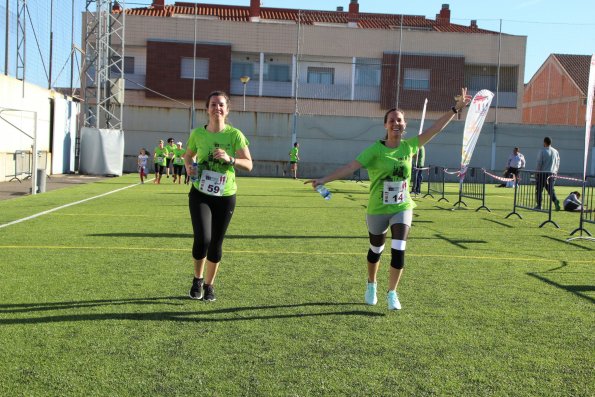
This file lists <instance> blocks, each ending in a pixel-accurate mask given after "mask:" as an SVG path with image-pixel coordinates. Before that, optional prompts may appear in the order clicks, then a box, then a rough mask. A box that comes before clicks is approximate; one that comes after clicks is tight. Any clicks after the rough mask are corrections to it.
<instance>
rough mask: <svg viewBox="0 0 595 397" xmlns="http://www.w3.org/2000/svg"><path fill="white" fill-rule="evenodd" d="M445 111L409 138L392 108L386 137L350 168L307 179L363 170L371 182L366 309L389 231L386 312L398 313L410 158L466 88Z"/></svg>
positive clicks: (409, 211) (462, 102)
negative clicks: (389, 254) (432, 122)
mask: <svg viewBox="0 0 595 397" xmlns="http://www.w3.org/2000/svg"><path fill="white" fill-rule="evenodd" d="M456 98H457V101H456V103H455V106H453V107H452V108H451V109H450V110H448V112H446V113H445V114H444V115H442V116H441V117H440V118H439V119H438V120H436V121H435V122H434V124H433V125H432V126H431V127H429V128H427V129H426V130H425V131H424V132H422V133H421V134H419V135H416V136H414V137H412V138H410V139H403V136H404V135H405V128H406V127H407V123H406V122H405V114H404V112H403V111H402V110H398V109H391V110H389V111H388V112H386V114H385V116H384V128H385V130H386V136H385V138H384V139H383V140H378V141H376V143H374V144H373V145H372V146H369V147H368V148H367V149H364V151H363V152H361V153H360V154H359V156H357V158H356V159H355V160H353V161H352V162H351V163H349V164H347V165H344V166H343V167H341V168H339V169H337V170H336V171H334V172H332V173H331V174H329V175H327V176H325V177H323V178H319V179H313V180H308V181H306V182H305V183H311V184H312V187H314V188H316V186H318V185H323V184H325V183H328V182H331V181H334V180H336V179H341V178H345V177H347V176H350V175H352V174H353V173H354V172H355V171H357V170H358V169H360V168H361V167H363V168H366V169H367V170H368V175H369V177H370V197H369V201H368V209H367V215H366V223H367V225H368V233H369V239H370V249H369V250H368V257H367V259H368V283H367V288H366V293H365V295H364V299H365V302H366V303H367V304H368V305H375V304H376V303H377V296H376V294H377V281H376V276H377V273H378V269H379V265H380V255H381V254H382V251H383V250H384V244H385V241H386V234H387V232H388V230H389V229H390V230H391V234H392V240H391V261H390V271H389V280H388V286H387V289H388V293H387V304H388V309H389V310H397V309H400V308H401V303H400V302H399V298H398V295H397V292H396V289H397V287H398V285H399V281H400V279H401V275H402V273H403V267H404V266H405V247H406V244H407V237H408V236H409V229H410V227H411V220H412V218H413V208H415V206H416V205H415V203H414V202H413V200H412V199H411V195H410V193H409V186H408V183H409V180H410V178H411V165H412V164H411V158H412V156H413V154H415V152H416V151H417V149H418V148H419V147H420V146H423V145H425V144H426V143H428V142H429V141H430V140H431V139H432V138H433V137H434V136H435V135H436V134H438V133H439V132H440V131H442V130H443V129H444V127H446V126H447V125H448V123H450V121H451V120H452V119H453V117H454V116H455V115H456V114H457V113H459V112H460V111H461V110H462V109H463V108H464V107H465V106H467V104H469V102H470V101H471V98H470V97H469V96H467V89H466V88H463V89H461V95H460V96H458V97H456Z"/></svg>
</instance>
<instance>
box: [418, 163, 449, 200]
mask: <svg viewBox="0 0 595 397" xmlns="http://www.w3.org/2000/svg"><path fill="white" fill-rule="evenodd" d="M445 170H446V168H444V167H440V166H437V165H435V166H430V167H429V169H428V192H427V193H426V194H425V195H424V196H423V198H426V197H428V196H430V197H432V198H434V196H433V195H432V193H436V194H437V195H438V194H439V195H440V198H439V199H438V201H442V200H445V201H446V202H447V203H448V202H449V201H448V199H447V198H446V197H444V184H445V176H446V173H445V172H444V171H445Z"/></svg>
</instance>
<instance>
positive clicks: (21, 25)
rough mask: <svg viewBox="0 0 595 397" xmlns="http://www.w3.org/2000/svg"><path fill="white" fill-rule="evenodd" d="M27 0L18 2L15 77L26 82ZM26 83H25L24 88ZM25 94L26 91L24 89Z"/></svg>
mask: <svg viewBox="0 0 595 397" xmlns="http://www.w3.org/2000/svg"><path fill="white" fill-rule="evenodd" d="M26 12H27V0H19V1H18V3H17V68H16V73H15V77H16V78H17V79H18V80H21V81H23V82H25V58H26V55H27V51H26V47H27V46H26V44H27V24H26V22H27V19H26V17H25V16H26ZM24 87H25V85H24V84H23V90H24ZM23 95H24V91H23Z"/></svg>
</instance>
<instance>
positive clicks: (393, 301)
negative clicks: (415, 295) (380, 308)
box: [386, 291, 401, 310]
mask: <svg viewBox="0 0 595 397" xmlns="http://www.w3.org/2000/svg"><path fill="white" fill-rule="evenodd" d="M386 301H387V302H388V310H401V302H399V297H398V295H397V291H388V295H387V296H386Z"/></svg>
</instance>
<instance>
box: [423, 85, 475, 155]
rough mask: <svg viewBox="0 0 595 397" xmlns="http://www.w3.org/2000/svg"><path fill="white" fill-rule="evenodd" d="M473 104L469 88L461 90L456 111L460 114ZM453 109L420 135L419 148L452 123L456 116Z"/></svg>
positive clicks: (455, 107) (455, 106)
mask: <svg viewBox="0 0 595 397" xmlns="http://www.w3.org/2000/svg"><path fill="white" fill-rule="evenodd" d="M469 102H471V97H470V96H468V95H467V88H461V95H459V96H457V102H456V103H455V105H454V107H453V108H454V110H456V111H457V113H458V112H460V111H461V110H463V109H464V108H465V106H467V105H468V104H469ZM454 110H453V109H449V110H448V111H447V112H446V113H444V114H443V115H442V116H441V117H440V118H439V119H438V120H436V121H435V122H434V124H432V125H431V126H430V127H429V128H427V129H426V130H425V131H424V132H422V133H421V134H420V135H419V146H423V145H425V144H426V143H428V142H429V141H430V140H431V139H432V138H434V137H435V136H436V135H437V134H438V133H439V132H440V131H442V130H443V129H444V127H446V126H447V125H448V123H450V121H451V120H452V118H453V117H454V116H455V114H456V113H455V112H454Z"/></svg>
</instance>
